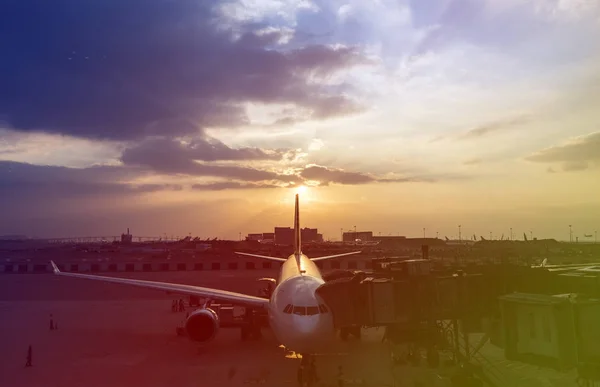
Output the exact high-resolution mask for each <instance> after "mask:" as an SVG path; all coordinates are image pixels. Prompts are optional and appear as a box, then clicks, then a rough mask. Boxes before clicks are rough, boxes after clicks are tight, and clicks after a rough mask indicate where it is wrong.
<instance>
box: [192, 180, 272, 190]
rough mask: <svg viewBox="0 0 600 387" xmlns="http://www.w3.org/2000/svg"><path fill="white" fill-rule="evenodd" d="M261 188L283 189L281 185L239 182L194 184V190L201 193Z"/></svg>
mask: <svg viewBox="0 0 600 387" xmlns="http://www.w3.org/2000/svg"><path fill="white" fill-rule="evenodd" d="M260 188H282V186H281V185H277V184H271V183H240V182H237V181H224V182H216V183H206V184H194V185H192V189H195V190H201V191H223V190H231V189H260Z"/></svg>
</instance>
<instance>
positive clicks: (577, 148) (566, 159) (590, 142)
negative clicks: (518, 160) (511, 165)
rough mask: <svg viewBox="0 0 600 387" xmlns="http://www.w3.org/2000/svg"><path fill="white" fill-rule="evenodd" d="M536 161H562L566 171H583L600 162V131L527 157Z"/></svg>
mask: <svg viewBox="0 0 600 387" xmlns="http://www.w3.org/2000/svg"><path fill="white" fill-rule="evenodd" d="M525 159H526V160H528V161H531V162H536V163H562V164H563V170H564V171H581V170H584V169H587V168H589V167H590V166H591V165H598V164H600V132H594V133H590V134H588V135H585V136H581V137H577V138H574V139H571V140H569V141H567V142H566V143H564V144H561V145H555V146H552V147H549V148H546V149H543V150H541V151H539V152H536V153H534V154H532V155H530V156H528V157H526V158H525Z"/></svg>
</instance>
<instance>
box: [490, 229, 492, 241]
mask: <svg viewBox="0 0 600 387" xmlns="http://www.w3.org/2000/svg"><path fill="white" fill-rule="evenodd" d="M490 240H492V232H491V231H490Z"/></svg>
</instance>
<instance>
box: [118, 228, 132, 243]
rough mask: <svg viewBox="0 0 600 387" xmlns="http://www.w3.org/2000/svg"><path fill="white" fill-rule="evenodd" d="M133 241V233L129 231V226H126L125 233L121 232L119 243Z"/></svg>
mask: <svg viewBox="0 0 600 387" xmlns="http://www.w3.org/2000/svg"><path fill="white" fill-rule="evenodd" d="M132 241H133V235H131V234H130V233H129V227H128V228H127V234H121V243H122V244H124V245H129V244H131V242H132Z"/></svg>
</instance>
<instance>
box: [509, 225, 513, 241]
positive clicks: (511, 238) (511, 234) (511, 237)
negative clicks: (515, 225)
mask: <svg viewBox="0 0 600 387" xmlns="http://www.w3.org/2000/svg"><path fill="white" fill-rule="evenodd" d="M510 240H511V241H512V240H513V233H512V227H511V228H510Z"/></svg>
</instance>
